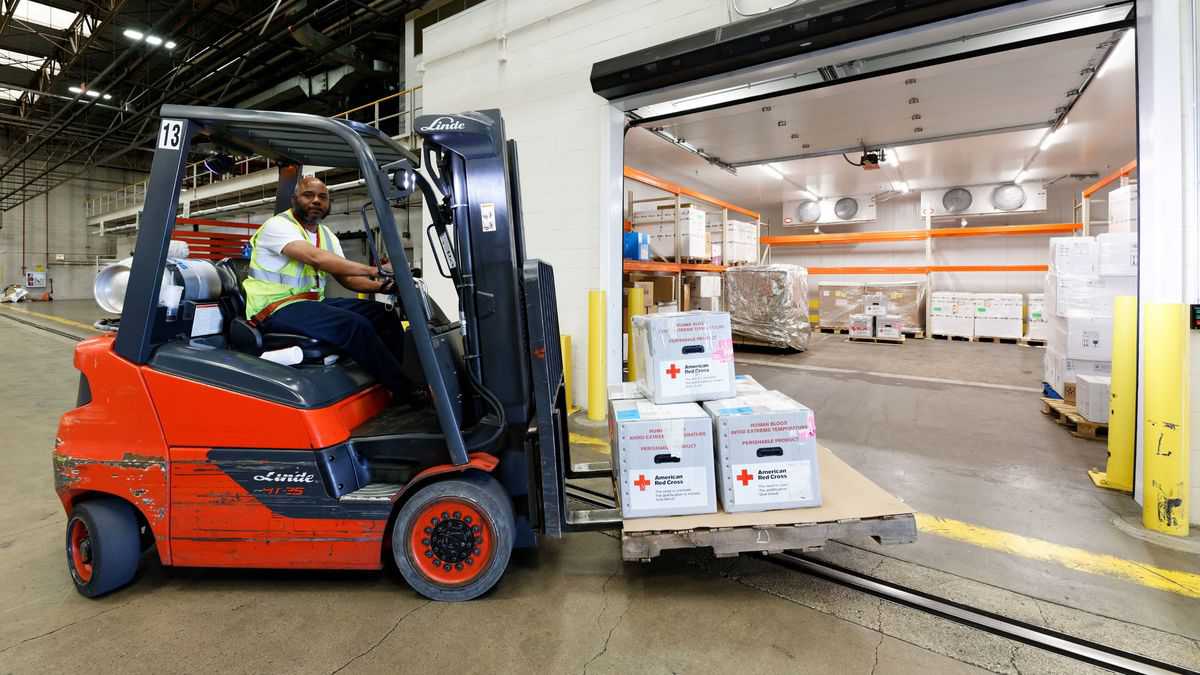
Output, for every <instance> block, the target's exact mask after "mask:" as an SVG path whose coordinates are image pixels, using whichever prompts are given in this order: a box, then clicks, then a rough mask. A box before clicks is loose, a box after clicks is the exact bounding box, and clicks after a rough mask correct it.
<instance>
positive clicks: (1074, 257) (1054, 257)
mask: <svg viewBox="0 0 1200 675" xmlns="http://www.w3.org/2000/svg"><path fill="white" fill-rule="evenodd" d="M1096 258H1097V256H1096V240H1095V239H1094V238H1092V237H1051V238H1050V271H1051V272H1058V273H1059V274H1095V273H1096Z"/></svg>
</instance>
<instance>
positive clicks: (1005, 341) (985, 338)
mask: <svg viewBox="0 0 1200 675" xmlns="http://www.w3.org/2000/svg"><path fill="white" fill-rule="evenodd" d="M1020 341H1021V338H1010V337H992V336H991V335H976V336H975V342H994V343H997V344H1002V345H1015V344H1017V343H1018V342H1020Z"/></svg>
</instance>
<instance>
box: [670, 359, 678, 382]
mask: <svg viewBox="0 0 1200 675" xmlns="http://www.w3.org/2000/svg"><path fill="white" fill-rule="evenodd" d="M679 373H680V370H679V366H677V365H675V364H674V363H672V364H671V367H670V368H667V374H668V375H670V376H671V379H672V380H673V379H675V376H676V375H678V374H679Z"/></svg>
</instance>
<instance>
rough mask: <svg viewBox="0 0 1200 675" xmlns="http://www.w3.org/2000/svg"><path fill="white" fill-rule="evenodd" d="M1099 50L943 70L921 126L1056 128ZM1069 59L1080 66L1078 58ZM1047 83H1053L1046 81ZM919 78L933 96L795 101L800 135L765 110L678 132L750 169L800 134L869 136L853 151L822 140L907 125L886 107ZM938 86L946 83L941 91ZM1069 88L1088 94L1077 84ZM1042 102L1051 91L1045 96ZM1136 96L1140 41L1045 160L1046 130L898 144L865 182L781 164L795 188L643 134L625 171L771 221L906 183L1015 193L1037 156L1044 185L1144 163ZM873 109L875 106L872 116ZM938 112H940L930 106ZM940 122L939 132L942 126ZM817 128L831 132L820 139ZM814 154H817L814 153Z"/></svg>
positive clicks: (628, 152)
mask: <svg viewBox="0 0 1200 675" xmlns="http://www.w3.org/2000/svg"><path fill="white" fill-rule="evenodd" d="M1099 39H1100V38H1099V37H1095V36H1093V37H1090V38H1087V40H1088V43H1086V44H1085V43H1084V42H1082V41H1080V42H1077V43H1076V44H1075V46H1074V47H1072V48H1069V49H1065V48H1064V47H1065V45H1064V43H1056V45H1055V48H1054V50H1053V53H1048V52H1047V51H1046V50H1045V49H1043V48H1042V47H1032V48H1028V49H1025V50H1022V52H1019V53H1009V54H997V55H994V57H986V58H987V59H991V60H990V62H989V64H988V65H987V66H986V67H984V66H983V65H981V64H979V63H975V62H958V63H952V64H944V65H942V66H937V67H936V68H937V69H941V70H942V71H943V72H942V73H940V74H939V75H937V76H935V77H929V78H925V79H927V80H930V83H929V84H930V87H929V89H927V90H922V91H921V93H919V94H917V96H918V97H919V98H920V99H921V104H920V106H919V107H921V108H923V109H925V110H933V111H935V112H934V113H932V114H931V117H930V118H926V115H925V112H922V113H921V114H922V120H921V121H920V123H923V124H924V125H925V126H926V129H927V130H928V129H930V126H929V125H930V124H940V125H943V126H942V127H941V128H938V129H936V132H928V131H927V135H941V134H945V133H953V132H954V131H955V130H962V129H963V128H964V127H968V126H969V125H976V124H983V125H985V126H984V127H980V128H986V126H988V125H992V124H997V122H998V121H999V120H1000V119H1001V117H1002V116H1005V115H1015V114H1016V113H1015V112H1013V111H1014V110H1017V109H1022V110H1025V109H1027V110H1029V111H1033V110H1034V109H1035V108H1036V109H1037V111H1038V112H1037V114H1036V116H1035V117H1034V119H1035V120H1037V119H1041V120H1042V121H1045V119H1048V118H1049V116H1050V115H1052V114H1053V108H1054V106H1056V105H1059V103H1058V99H1059V97H1061V96H1062V94H1063V93H1065V90H1062V91H1059V90H1060V89H1062V87H1063V86H1064V85H1063V84H1061V83H1056V80H1061V81H1066V80H1067V79H1068V78H1066V77H1065V75H1064V73H1065V72H1066V71H1068V70H1073V71H1074V75H1075V79H1078V77H1079V70H1080V69H1081V68H1082V66H1081V65H1080V64H1081V63H1086V62H1087V58H1085V52H1086V53H1088V54H1090V53H1091V52H1092V51H1095V47H1096V44H1095V43H1096V42H1097V41H1098V40H1099ZM1125 50H1129V52H1128V54H1126V53H1124V51H1125ZM1064 55H1073V56H1072V57H1071V58H1070V59H1067V58H1066V57H1065V56H1064ZM1080 59H1082V61H1081V60H1080ZM1063 60H1069V61H1070V62H1071V63H1072V65H1070V66H1067V65H1064V64H1063V63H1060V61H1063ZM973 61H978V60H973ZM1034 64H1036V67H1035V66H1034ZM956 67H957V68H958V69H959V70H961V72H960V73H957V74H956V73H954V72H952V71H953V70H954V69H955V68H956ZM926 70H932V69H926ZM1043 73H1050V74H1049V75H1048V76H1046V77H1043V76H1042V74H1043ZM1055 73H1057V75H1055ZM909 77H916V78H917V79H918V84H917V85H916V86H917V87H920V86H921V82H922V76H921V75H918V74H914V73H904V74H900V75H895V76H888V77H886V78H876V79H871V80H864V81H861V82H856V83H851V84H847V85H843V86H840V87H837V88H831V89H827V90H823V91H816V92H804V93H799V94H793V95H792V96H790V97H787V99H782V100H778V101H775V102H773V103H772V107H773V110H772V114H774V113H777V112H779V111H781V110H792V111H797V114H803V115H806V117H805V119H808V120H809V124H807V125H800V124H797V125H795V126H793V124H792V123H791V122H790V121H789V124H788V126H787V127H783V128H779V127H774V126H773V125H774V122H775V120H776V119H777V118H774V117H772V118H770V124H768V125H764V124H763V120H764V118H765V117H768V115H766V114H764V113H762V111H761V110H760V108H761V107H762V105H763V104H761V103H759V104H755V105H754V106H747V105H739V106H735V107H733V108H729V109H725V110H720V111H710V112H708V113H698V114H695V115H690V116H688V118H689V121H687V122H686V123H681V125H679V126H676V127H674V128H670V127H669V128H670V130H671V131H672V133H678V134H681V135H682V136H683V138H685V139H686V140H687V141H688V142H689V143H691V144H693V145H695V146H697V147H700V148H703V149H704V150H705V151H706V152H709V153H712V154H714V155H717V156H719V157H721V158H722V159H724V160H727V161H728V160H730V159H731V156H730V152H733V151H736V152H737V153H739V154H737V155H734V156H732V159H734V160H742V161H761V160H763V159H767V158H770V157H774V156H780V155H784V154H786V153H785V152H783V151H781V148H788V147H791V146H790V145H789V144H792V145H794V144H796V143H799V142H800V141H793V140H790V139H788V138H787V136H788V135H790V134H791V133H793V132H795V133H799V134H801V136H802V137H803V138H810V139H817V138H821V139H826V140H824V141H823V143H824V145H826V146H832V145H837V144H845V145H853V144H854V143H855V142H857V137H855V138H853V139H851V141H850V142H849V143H842V141H843V140H844V136H842V137H838V138H837V140H828V136H823V135H822V133H835V132H836V133H843V134H845V133H847V131H846V130H848V129H850V128H854V124H853V123H850V122H847V121H846V120H850V119H865V118H869V117H871V116H876V117H878V118H879V119H880V124H881V125H882V124H883V123H884V122H885V121H886V120H889V119H890V118H891V117H895V116H896V115H897V109H907V108H908V107H909V106H908V104H907V99H905V100H904V101H903V102H902V103H901V104H900V105H897V104H895V103H894V102H893V103H891V104H890V105H885V102H886V101H889V100H893V99H894V97H892V98H888V96H890V94H887V93H886V92H889V91H891V92H894V91H895V90H896V87H897V85H896V84H895V82H896V81H899V83H900V84H899V85H898V86H899V87H900V88H901V89H903V88H904V87H906V86H912V85H904V84H903V82H904V80H905V79H907V78H909ZM885 80H886V81H885ZM1044 80H1045V81H1044ZM933 81H938V82H941V83H942V84H941V85H940V86H938V87H937V88H934V87H933V86H932V82H933ZM953 82H958V83H960V84H963V85H964V86H963V87H961V89H960V90H959V93H958V94H957V95H953V91H954V87H952V86H951V83H953ZM1018 82H1019V83H1021V87H1019V88H1017V90H1015V91H1011V92H1007V93H1005V95H1004V96H999V95H998V94H997V92H998V91H999V90H1000V89H1001V87H1000V84H999V83H1009V84H1010V85H1012V86H1015V84H1013V83H1018ZM967 83H970V84H969V86H966V85H967ZM1069 86H1077V83H1075V82H1073V83H1071V84H1070V85H1069ZM1036 92H1041V94H1040V97H1039V96H1038V95H1037V94H1036ZM1134 96H1135V89H1134V69H1133V58H1132V39H1131V40H1127V41H1126V43H1125V44H1122V45H1121V46H1120V47H1119V48H1118V50H1117V51H1116V52H1114V54H1113V56H1112V57H1111V59H1110V62H1109V63H1108V64H1107V66H1106V67H1105V69H1104V70H1103V72H1102V75H1101V76H1100V77H1098V78H1096V79H1094V80H1093V81H1092V83H1091V84H1090V85H1089V86H1088V88H1087V89H1086V90H1085V92H1084V94H1083V96H1082V97H1081V98H1080V99H1079V101H1078V102H1077V103H1076V105H1075V107H1074V108H1073V109H1072V111H1071V113H1070V114H1069V115H1068V118H1067V119H1068V123H1067V125H1066V126H1064V127H1062V128H1061V129H1060V130H1059V131H1058V132H1056V134H1055V136H1054V141H1055V143H1054V144H1053V145H1051V146H1049V147H1048V148H1047V149H1046V150H1043V151H1040V152H1037V147H1038V144H1039V143H1040V142H1041V140H1042V137H1043V136H1044V135H1045V131H1046V129H1045V128H1039V129H1029V130H1021V131H1009V132H1004V133H994V134H986V135H979V136H970V137H965V138H956V139H953V140H944V141H937V142H932V143H928V142H927V143H919V144H915V145H889V146H887V150H888V154H889V162H888V163H887V164H885V165H884V166H883V167H882V168H880V169H879V170H877V171H864V170H863V169H862V168H860V167H855V166H851V165H849V164H847V163H846V162H845V160H843V159H842V157H841V156H840V155H832V156H826V157H815V158H809V159H801V160H793V161H785V162H778V163H776V164H775V166H777V167H778V168H779V170H780V171H781V172H783V173H784V175H785V178H784V179H780V178H778V177H777V176H775V175H773V174H772V173H771V172H769V171H767V170H765V169H763V168H762V167H760V166H743V167H740V168H738V170H737V175H733V174H730V173H728V172H726V171H724V170H722V169H720V168H718V167H716V166H713V165H711V164H709V163H708V162H706V161H704V160H703V159H701V158H700V157H697V156H696V155H694V154H692V153H690V152H687V151H685V150H683V149H681V148H679V147H677V146H675V145H673V144H671V143H669V142H667V141H665V140H663V139H661V138H659V137H656V136H655V135H653V134H652V133H650V132H649V131H647V130H645V129H640V128H635V129H632V130H630V132H629V134H628V135H627V136H626V145H625V163H626V164H628V165H630V166H634V167H636V168H639V169H642V170H645V171H648V172H650V173H652V174H655V175H658V176H661V177H663V178H665V179H668V180H672V181H675V182H678V183H681V184H684V185H688V186H690V187H693V188H695V189H698V190H701V191H703V192H708V193H710V194H713V195H715V196H719V197H722V198H725V199H728V200H730V201H732V202H734V203H737V204H739V205H743V206H747V207H750V208H754V209H757V210H760V211H768V210H769V209H770V208H771V207H772V206H775V205H778V204H779V203H780V202H782V201H785V200H788V199H794V198H796V197H798V196H800V195H801V193H802V191H808V192H811V193H812V194H815V195H817V196H821V197H830V196H837V195H848V194H868V193H879V192H885V191H888V190H898V189H899V188H900V187H901V181H902V180H903V181H906V182H907V184H908V187H909V188H910V189H911V190H914V191H915V190H922V189H932V188H940V187H948V186H953V185H977V184H984V183H996V182H1004V181H1008V180H1012V179H1013V178H1014V177H1015V176H1016V174H1017V172H1018V171H1019V170H1020V169H1021V167H1022V166H1024V165H1025V163H1026V162H1028V161H1029V159H1030V158H1031V157H1034V155H1035V152H1036V153H1037V155H1036V157H1035V158H1034V161H1033V163H1032V164H1031V165H1030V167H1029V169H1028V170H1027V172H1026V180H1027V181H1043V182H1044V181H1047V180H1051V179H1053V178H1057V177H1059V176H1063V175H1065V174H1072V173H1089V172H1099V173H1101V174H1103V173H1105V172H1107V171H1111V170H1113V169H1115V168H1116V167H1119V166H1121V165H1123V164H1125V163H1126V162H1128V161H1129V160H1131V159H1133V158H1134V156H1135V154H1136V145H1135V143H1136V103H1135V100H1134ZM1037 98H1041V101H1040V103H1036V105H1035V104H1034V101H1033V100H1034V99H1037ZM1004 99H1014V100H1016V102H1015V103H1011V105H1009V106H1008V107H1005V105H1007V104H1005V105H1001V103H1002V101H1003V100H1004ZM871 101H874V102H875V103H874V104H873V105H869V104H868V103H869V102H871ZM927 101H929V102H931V105H929V106H926V105H925V104H926V102H927ZM850 102H853V103H854V105H850V107H849V108H848V109H843V108H842V107H841V106H842V105H849V104H850ZM933 103H936V105H933ZM855 105H856V106H857V108H855V107H854V106H855ZM914 107H918V106H914ZM818 109H819V110H821V111H822V113H821V114H820V115H818V114H817V113H816V112H815V111H816V110H818ZM889 110H890V112H889ZM998 110H999V112H998ZM904 112H907V110H904ZM1029 114H1034V113H1033V112H1030V113H1029ZM788 119H789V120H790V119H791V118H788ZM930 119H932V120H934V121H933V122H930V121H929V120H930ZM1005 119H1014V118H1011V117H1010V118H1005ZM888 123H889V124H890V123H891V122H888ZM909 123H911V122H909ZM1000 125H1001V126H1003V124H1000ZM810 127H811V129H816V130H824V132H819V131H812V130H811V129H810ZM897 127H898V125H897ZM879 128H884V127H883V126H880V127H879ZM888 128H890V127H888ZM681 129H683V130H681ZM686 129H694V130H697V131H698V132H701V134H700V135H699V136H697V134H696V133H692V132H691V131H684V130H686ZM776 130H778V132H780V133H782V134H784V140H780V139H778V138H775V137H774V134H775V132H776ZM839 130H840V131H839ZM718 131H719V133H718ZM910 131H911V129H910ZM705 134H713V135H712V136H708V135H705ZM851 135H854V134H851ZM910 135H911V134H910ZM874 138H876V137H868V139H867V140H868V141H873V140H874ZM768 141H769V142H768ZM810 145H814V144H813V143H811V142H810ZM815 150H817V148H816V147H812V148H809V149H807V150H804V152H813V151H815ZM850 157H851V159H854V160H855V161H857V159H858V157H857V155H855V154H851V155H850Z"/></svg>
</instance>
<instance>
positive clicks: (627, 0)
mask: <svg viewBox="0 0 1200 675" xmlns="http://www.w3.org/2000/svg"><path fill="white" fill-rule="evenodd" d="M728 20H729V15H728V8H727V3H726V2H724V1H723V0H658V1H656V2H647V1H646V0H544V1H541V2H529V1H528V0H492V1H491V2H486V3H484V4H482V5H479V6H477V7H474V8H472V9H469V10H467V11H465V12H463V13H462V14H459V15H457V16H454V17H452V18H450V19H448V20H446V21H443V22H440V23H438V24H436V25H434V26H433V27H431V28H430V29H428V30H427V31H426V32H425V38H424V54H423V58H422V61H423V63H424V65H425V72H424V74H423V75H422V79H423V83H424V86H425V90H424V107H425V112H426V113H427V114H431V113H442V112H446V113H452V112H459V111H463V110H471V109H477V108H493V107H494V108H499V109H500V110H501V111H502V113H503V115H504V120H505V124H506V125H507V131H508V135H509V137H510V138H513V139H515V140H516V141H517V142H518V144H519V145H520V156H521V167H520V169H521V194H522V197H523V200H524V214H525V225H526V236H525V241H526V247H527V249H528V252H529V255H530V256H531V257H537V258H541V259H543V260H545V261H547V262H549V263H551V264H552V265H554V267H555V276H556V281H557V290H558V302H559V323H560V326H561V329H562V332H563V334H566V335H571V336H572V338H573V340H574V344H575V350H574V354H573V356H574V365H575V367H574V373H575V375H576V377H575V380H574V381H575V382H576V383H578V384H577V385H576V387H575V392H574V397H575V399H576V401H577V402H581V403H582V402H583V401H584V400H585V398H586V396H585V394H586V392H585V384H584V383H585V377H584V374H585V372H586V370H585V363H586V360H585V359H586V353H587V352H586V350H587V321H586V318H587V290H588V289H589V288H609V289H616V288H619V287H620V283H619V262H618V261H619V258H620V250H619V237H618V236H617V232H619V229H620V216H619V213H620V211H619V201H620V199H619V197H618V195H619V194H620V190H621V186H620V184H619V181H617V182H615V183H614V182H613V179H614V176H613V175H612V173H611V170H610V167H612V166H614V162H615V166H617V167H619V165H620V157H619V153H620V150H619V148H620V139H614V138H612V137H611V134H610V128H611V127H610V125H611V122H612V115H613V108H612V107H611V106H610V105H609V104H608V102H607V101H605V100H604V99H602V98H601V97H599V96H596V95H595V94H593V93H592V91H591V85H590V80H589V75H590V71H591V67H592V64H593V63H595V62H596V61H600V60H603V59H606V58H611V57H614V56H619V55H621V54H624V53H627V52H630V51H634V50H637V49H641V48H644V47H648V46H652V45H655V44H658V43H661V42H664V41H667V40H671V39H674V38H677V37H682V36H685V35H690V34H692V33H695V32H698V31H701V30H705V29H707V28H712V27H714V26H716V25H719V24H723V23H726V22H728ZM410 24H411V22H410ZM501 35H503V36H505V37H506V40H505V41H504V42H505V43H506V49H502V48H501V44H502V41H501V40H499V39H497V36H501ZM410 79H411V78H410ZM614 148H615V150H614ZM614 154H616V155H617V156H615V157H614ZM431 286H433V288H432V290H433V292H434V294H435V296H436V297H437V298H438V300H439V302H442V304H443V306H446V305H450V306H453V294H452V289H450V288H449V286H448V285H447V284H431ZM611 296H612V292H611V291H610V297H609V313H608V317H609V318H608V323H609V336H610V339H609V344H608V345H607V347H608V361H609V364H608V365H609V372H610V373H613V372H616V371H615V369H616V368H619V361H617V359H619V358H620V344H619V341H618V339H617V336H618V335H619V322H618V318H619V316H620V308H619V304H620V297H619V296H618V297H615V298H614V297H611ZM614 354H615V358H614Z"/></svg>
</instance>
